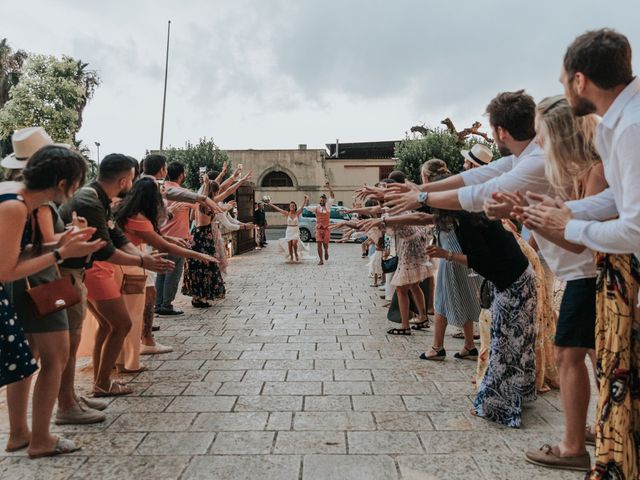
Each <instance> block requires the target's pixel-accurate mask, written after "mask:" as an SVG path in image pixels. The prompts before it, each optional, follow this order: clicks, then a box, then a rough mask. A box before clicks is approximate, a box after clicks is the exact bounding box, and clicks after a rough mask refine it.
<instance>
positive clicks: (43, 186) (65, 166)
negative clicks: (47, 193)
mask: <svg viewBox="0 0 640 480" xmlns="http://www.w3.org/2000/svg"><path fill="white" fill-rule="evenodd" d="M86 173H87V164H86V162H85V160H84V158H83V157H82V155H80V154H79V153H77V152H74V151H73V150H70V149H68V148H66V147H60V146H56V145H47V146H46V147H42V148H41V149H40V150H38V151H37V152H36V153H34V154H33V155H32V156H31V158H30V159H29V161H28V162H27V165H26V166H25V167H24V169H23V170H22V181H23V182H24V184H25V186H26V187H27V188H28V189H29V190H47V189H48V188H53V187H56V186H57V185H58V184H59V183H60V182H61V181H63V180H65V181H66V183H67V186H66V190H65V194H66V195H67V196H68V195H69V193H70V192H71V189H74V188H77V187H78V186H79V185H82V184H84V180H85V176H86Z"/></svg>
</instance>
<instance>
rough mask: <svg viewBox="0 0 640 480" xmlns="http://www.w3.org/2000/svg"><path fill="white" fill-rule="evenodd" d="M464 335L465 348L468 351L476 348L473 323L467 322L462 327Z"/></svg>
mask: <svg viewBox="0 0 640 480" xmlns="http://www.w3.org/2000/svg"><path fill="white" fill-rule="evenodd" d="M462 333H463V334H464V348H465V350H467V351H470V350H473V349H474V348H476V342H474V341H473V322H467V323H465V324H464V325H463V326H462Z"/></svg>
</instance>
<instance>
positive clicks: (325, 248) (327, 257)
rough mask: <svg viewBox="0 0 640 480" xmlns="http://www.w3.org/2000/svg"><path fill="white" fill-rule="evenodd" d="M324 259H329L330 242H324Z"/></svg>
mask: <svg viewBox="0 0 640 480" xmlns="http://www.w3.org/2000/svg"><path fill="white" fill-rule="evenodd" d="M324 259H325V260H329V242H326V243H325V244H324Z"/></svg>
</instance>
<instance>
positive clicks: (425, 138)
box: [395, 128, 500, 183]
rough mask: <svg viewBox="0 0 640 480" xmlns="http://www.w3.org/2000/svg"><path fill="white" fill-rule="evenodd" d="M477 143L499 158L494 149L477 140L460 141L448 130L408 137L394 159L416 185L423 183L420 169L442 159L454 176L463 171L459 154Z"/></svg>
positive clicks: (473, 138)
mask: <svg viewBox="0 0 640 480" xmlns="http://www.w3.org/2000/svg"><path fill="white" fill-rule="evenodd" d="M476 143H483V144H484V145H487V146H488V147H489V148H491V149H492V150H493V152H494V159H495V158H498V157H499V156H500V155H499V153H498V151H497V149H496V148H495V146H494V145H490V144H488V143H487V142H485V141H484V140H481V139H479V138H477V137H468V138H466V139H465V140H464V141H462V142H461V141H460V140H459V138H458V137H457V136H454V135H452V134H451V133H450V132H449V131H448V130H445V129H443V128H436V129H433V130H430V131H429V132H428V133H427V134H426V135H412V136H407V137H406V138H405V139H404V140H402V141H401V142H400V143H398V144H397V145H396V149H395V156H396V158H397V159H398V161H397V163H396V168H397V169H398V170H402V171H403V172H404V173H405V174H407V176H408V177H409V178H410V179H411V180H412V181H414V182H418V183H420V181H421V179H420V168H421V167H422V164H423V163H424V162H426V161H427V160H431V159H432V158H439V159H440V160H443V161H444V162H446V164H447V165H448V166H449V170H451V172H452V173H458V172H460V171H462V168H463V165H464V158H463V157H462V155H461V154H460V150H462V149H467V150H468V149H471V147H472V146H473V145H474V144H476Z"/></svg>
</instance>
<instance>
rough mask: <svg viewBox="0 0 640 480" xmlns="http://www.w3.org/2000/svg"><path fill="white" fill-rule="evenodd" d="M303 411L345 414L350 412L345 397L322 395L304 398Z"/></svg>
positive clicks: (349, 400)
mask: <svg viewBox="0 0 640 480" xmlns="http://www.w3.org/2000/svg"><path fill="white" fill-rule="evenodd" d="M304 410H305V411H308V412H345V411H348V410H351V399H350V398H349V396H347V395H328V396H327V395H323V396H321V397H320V396H308V397H304Z"/></svg>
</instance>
